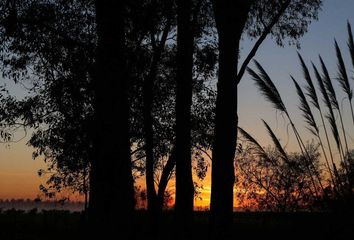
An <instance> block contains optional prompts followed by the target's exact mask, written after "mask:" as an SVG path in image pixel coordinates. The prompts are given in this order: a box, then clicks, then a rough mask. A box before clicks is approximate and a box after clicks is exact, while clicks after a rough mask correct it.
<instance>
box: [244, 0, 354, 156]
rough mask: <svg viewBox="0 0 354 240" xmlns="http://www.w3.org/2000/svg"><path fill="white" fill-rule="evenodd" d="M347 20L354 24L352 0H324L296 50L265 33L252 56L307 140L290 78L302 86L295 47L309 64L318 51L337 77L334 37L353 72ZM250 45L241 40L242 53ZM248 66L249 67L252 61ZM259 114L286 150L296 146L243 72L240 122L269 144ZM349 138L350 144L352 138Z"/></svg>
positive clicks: (283, 122) (280, 119)
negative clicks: (278, 93)
mask: <svg viewBox="0 0 354 240" xmlns="http://www.w3.org/2000/svg"><path fill="white" fill-rule="evenodd" d="M347 21H349V22H350V23H352V25H353V26H354V1H352V0H325V1H324V3H323V7H322V11H321V12H320V14H319V20H318V21H314V22H313V23H312V24H311V25H310V27H309V29H308V32H307V33H306V34H305V36H304V37H302V38H301V39H300V43H301V49H299V50H298V49H296V47H295V46H285V47H283V48H282V47H278V46H277V45H276V44H275V42H274V41H273V40H272V39H270V38H269V37H268V38H267V39H266V40H265V42H264V43H263V44H262V45H261V47H260V49H259V50H258V52H257V54H256V56H255V59H257V60H258V61H259V62H260V63H261V64H262V65H263V67H264V68H265V69H266V70H267V72H268V74H269V75H270V77H271V78H272V79H273V81H274V83H275V84H276V86H277V87H278V90H279V92H280V94H281V96H282V98H283V101H284V102H285V105H286V106H287V108H288V109H289V111H290V114H291V115H292V116H293V118H294V119H295V124H296V125H297V126H298V127H299V128H301V129H302V131H301V132H302V135H303V137H304V138H306V139H308V140H310V139H311V138H312V136H311V135H310V134H309V133H308V132H307V131H306V130H305V129H304V128H303V126H304V121H303V119H302V118H301V113H300V112H299V111H298V109H297V105H298V98H297V95H296V91H295V88H294V84H293V83H292V81H291V79H290V74H291V75H292V76H293V77H294V78H295V79H296V80H297V81H298V82H299V83H300V85H301V86H303V85H304V84H305V81H304V79H303V77H302V71H301V68H300V64H299V60H298V57H297V51H299V52H300V53H301V55H302V56H303V58H304V60H305V61H306V63H307V64H308V66H309V67H310V61H311V60H312V61H313V62H314V63H315V64H316V65H318V63H319V60H318V54H321V56H322V57H323V59H324V61H325V63H326V64H327V67H328V70H329V72H330V74H331V76H332V77H336V74H337V69H336V54H335V49H334V38H336V39H337V41H338V44H339V46H340V48H341V50H342V54H343V57H344V60H345V63H346V66H347V70H348V73H350V76H353V74H352V73H353V66H352V64H351V61H350V55H349V52H348V49H347V44H346V42H347V39H348V35H347V25H346V24H347ZM251 46H252V42H250V41H247V40H245V41H244V42H243V43H242V55H244V54H245V53H246V52H248V51H249V48H250V47H251ZM249 66H251V67H252V66H253V64H250V65H249ZM310 69H312V68H310ZM311 72H312V71H311ZM333 82H334V85H335V87H336V90H338V91H337V94H338V98H339V100H340V101H342V98H343V97H344V95H343V94H342V92H341V91H340V89H339V88H338V84H337V82H336V81H335V80H334V81H333ZM350 83H351V86H354V81H351V82H350ZM343 103H344V105H343V107H344V112H345V113H346V114H345V117H344V118H345V122H346V123H347V124H346V125H347V126H348V127H351V128H352V129H353V130H354V128H353V125H352V122H351V121H352V120H351V117H350V114H349V112H348V111H349V108H347V107H348V106H347V105H348V104H347V101H345V100H344V102H343ZM261 118H263V119H265V120H266V121H267V122H268V123H270V125H271V127H272V128H273V129H274V130H276V133H277V134H279V135H278V136H279V138H280V140H281V142H282V143H283V144H284V145H286V144H287V146H288V150H290V151H296V150H297V148H296V145H295V142H294V141H295V139H294V137H293V136H292V133H291V131H289V135H288V134H287V132H286V128H287V121H286V120H285V119H284V118H283V117H282V116H281V115H280V114H279V113H277V112H276V111H275V110H274V109H273V108H272V107H271V104H270V103H268V102H265V99H264V97H263V96H261V95H260V94H259V92H258V90H257V88H256V86H255V85H254V82H253V81H252V80H251V79H250V77H249V75H247V74H246V75H245V76H244V78H243V79H242V82H241V83H240V85H239V125H240V126H241V127H243V128H244V129H245V130H247V131H248V132H249V133H251V134H252V135H253V136H254V137H255V138H256V139H258V140H259V141H260V142H261V143H262V144H263V145H268V144H269V138H268V137H267V134H266V130H265V128H264V127H263V124H262V123H261V120H260V119H261ZM349 133H350V135H351V137H353V136H354V131H349ZM349 142H350V143H351V145H352V146H353V144H354V142H353V141H349Z"/></svg>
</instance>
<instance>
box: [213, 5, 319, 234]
mask: <svg viewBox="0 0 354 240" xmlns="http://www.w3.org/2000/svg"><path fill="white" fill-rule="evenodd" d="M320 4H321V1H298V0H284V1H276V2H275V1H257V0H254V1H231V0H220V1H216V0H214V1H212V5H213V9H214V15H215V21H216V28H217V31H218V37H219V38H218V41H219V76H218V83H217V91H218V93H217V100H216V118H215V130H214V142H213V156H212V157H213V161H212V190H211V203H210V211H211V215H210V221H211V225H212V229H211V230H212V231H213V233H212V235H213V236H214V237H217V238H223V237H227V235H228V233H229V230H230V226H231V223H232V211H233V186H234V180H235V177H234V165H233V159H234V156H235V149H236V139H237V125H238V116H237V105H238V104H237V96H238V94H237V92H238V83H239V82H240V80H241V79H242V76H243V75H244V72H245V70H246V67H247V65H248V64H249V62H250V60H251V59H252V58H253V56H254V55H255V54H256V52H257V50H258V48H259V46H260V45H261V44H262V42H263V41H264V39H265V38H266V37H267V36H268V35H269V34H271V35H273V36H274V37H275V39H276V41H277V43H278V44H279V45H282V44H283V40H284V39H285V38H287V37H289V38H290V39H291V41H294V40H295V43H296V40H297V39H298V38H299V37H301V36H302V35H303V34H304V33H305V32H306V30H307V26H308V24H309V23H310V21H311V20H312V19H313V18H316V17H317V11H318V8H319V6H320ZM244 32H246V33H247V34H249V35H250V36H251V37H258V38H257V40H256V41H255V44H254V46H253V48H252V49H251V51H250V52H249V54H248V55H247V56H246V58H245V60H244V62H243V63H242V64H239V44H240V40H241V36H242V34H243V33H244ZM290 43H291V42H290ZM238 66H239V69H238ZM221 234H223V235H225V236H223V235H221Z"/></svg>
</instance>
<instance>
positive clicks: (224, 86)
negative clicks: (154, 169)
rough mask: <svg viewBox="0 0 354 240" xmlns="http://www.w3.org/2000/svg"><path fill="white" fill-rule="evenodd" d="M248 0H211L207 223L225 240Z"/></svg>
mask: <svg viewBox="0 0 354 240" xmlns="http://www.w3.org/2000/svg"><path fill="white" fill-rule="evenodd" d="M250 2H251V1H235V0H214V1H212V3H213V9H214V14H215V21H216V27H217V30H218V36H219V76H218V83H217V99H216V116H215V129H214V141H213V152H212V159H213V161H212V176H211V177H212V178H211V179H212V182H211V202H210V214H211V215H210V223H211V231H212V233H211V234H212V237H213V238H216V239H226V238H228V237H230V236H229V234H231V231H230V229H231V226H232V220H233V199H234V198H233V187H234V182H235V173H234V157H235V150H236V140H237V125H238V116H237V96H238V93H237V64H238V57H239V43H240V39H241V35H242V32H243V28H244V25H245V22H246V20H247V15H248V11H249V8H250V5H251V3H250Z"/></svg>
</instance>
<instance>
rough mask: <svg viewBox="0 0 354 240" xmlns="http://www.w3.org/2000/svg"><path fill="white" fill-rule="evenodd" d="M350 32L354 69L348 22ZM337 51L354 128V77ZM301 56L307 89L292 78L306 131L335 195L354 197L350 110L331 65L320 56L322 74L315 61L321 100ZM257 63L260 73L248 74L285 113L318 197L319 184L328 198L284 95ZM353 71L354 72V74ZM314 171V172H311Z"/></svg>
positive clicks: (277, 144)
mask: <svg viewBox="0 0 354 240" xmlns="http://www.w3.org/2000/svg"><path fill="white" fill-rule="evenodd" d="M347 30H348V41H347V46H348V50H349V53H350V56H351V62H352V66H353V68H354V38H353V34H352V30H351V26H350V23H349V22H348V23H347ZM334 48H335V52H336V60H337V73H336V77H335V79H336V80H337V83H338V84H339V86H340V89H341V90H342V91H343V92H344V94H345V95H346V98H347V99H348V102H349V107H350V112H351V117H352V121H353V126H354V110H353V105H352V99H353V91H352V88H351V84H350V78H352V79H353V80H354V78H353V77H350V76H349V74H348V71H347V66H346V65H345V61H344V59H343V55H342V51H341V49H340V46H339V44H338V42H337V41H336V40H334ZM298 57H299V60H300V65H301V69H302V73H303V78H304V80H305V83H306V85H305V87H304V90H303V89H302V87H301V86H300V84H299V82H298V81H296V80H295V78H293V77H292V76H290V78H291V80H292V82H293V83H294V86H295V90H296V93H297V96H298V98H299V106H298V107H299V109H300V111H301V113H302V116H303V118H304V121H305V123H306V128H307V129H308V130H309V131H310V132H311V133H312V135H313V136H315V139H317V141H318V143H319V146H320V147H321V150H322V154H323V157H324V160H325V167H326V169H327V171H328V173H329V177H330V186H332V189H333V191H334V193H335V194H337V197H340V196H344V195H348V192H349V196H350V197H351V196H353V187H352V186H353V185H354V184H352V182H353V181H352V180H351V175H353V172H352V170H351V168H352V167H351V166H350V165H349V164H351V161H352V160H351V155H350V149H349V145H348V141H347V138H348V137H347V136H348V134H349V133H348V132H347V131H348V129H351V128H346V126H345V124H344V121H343V113H345V112H346V111H345V110H344V109H342V108H341V107H340V105H339V102H338V99H337V93H336V90H335V87H334V86H333V83H332V78H331V77H330V74H329V72H328V69H327V66H326V64H325V63H324V60H323V59H322V57H321V56H320V55H319V61H320V65H321V73H320V72H319V71H318V68H317V67H316V66H315V65H314V64H313V63H312V62H311V64H312V68H313V73H314V75H315V79H316V80H317V81H316V82H317V87H318V90H319V92H320V93H321V95H322V98H321V99H320V97H319V95H317V91H316V86H315V84H314V82H313V81H312V78H311V74H310V71H309V69H308V67H307V66H306V63H305V61H304V59H303V58H302V56H301V55H300V53H298ZM254 63H255V66H256V69H257V71H255V70H253V69H251V68H248V69H247V71H248V73H249V74H250V76H251V77H252V79H253V80H254V82H255V83H256V86H257V87H258V89H259V91H260V92H261V94H262V95H263V96H265V98H266V99H267V100H268V101H269V102H270V103H271V104H272V106H273V107H274V108H275V109H277V110H279V111H280V112H281V113H282V114H284V115H285V116H286V117H287V119H288V121H289V123H290V125H291V127H292V130H293V132H294V135H295V138H296V141H297V143H298V145H299V148H300V151H301V153H302V155H303V156H304V160H305V161H306V164H305V165H306V166H307V171H308V173H309V174H310V175H311V177H312V175H313V176H314V177H315V178H316V180H317V183H315V181H314V178H312V184H313V187H314V190H315V192H316V195H317V196H319V195H318V193H317V191H318V185H319V186H320V188H319V189H320V190H321V191H322V192H321V193H320V195H322V196H326V197H328V195H327V193H326V191H325V188H324V187H323V184H322V179H321V175H320V173H319V172H318V171H317V170H316V168H315V167H314V166H313V165H312V164H311V159H310V156H309V154H308V152H307V150H306V147H305V145H304V141H303V140H302V138H301V136H300V134H299V132H298V130H297V128H296V127H295V124H294V122H293V120H292V118H291V117H290V113H289V112H288V110H287V108H286V106H285V104H284V102H283V100H282V98H281V96H280V93H279V91H278V90H277V88H276V86H275V84H274V82H273V81H272V79H271V78H270V76H269V75H268V74H267V72H266V71H265V69H264V68H263V67H262V66H261V64H260V63H259V62H257V61H254ZM351 72H352V73H353V71H351ZM308 99H309V100H308ZM310 105H311V106H312V107H313V108H314V109H316V110H317V111H318V114H319V116H320V123H321V124H318V122H317V120H316V117H315V115H314V113H313V111H312V108H311V106H310ZM322 105H324V106H325V108H323V107H322ZM336 114H338V118H339V123H338V124H339V125H337V121H336V120H337V119H336ZM262 121H263V123H264V125H265V127H266V129H267V131H268V134H269V135H270V136H271V138H272V141H273V143H274V145H275V147H276V149H277V151H278V152H279V153H280V155H281V157H282V159H283V160H284V161H285V162H286V161H288V156H287V153H286V151H285V150H284V148H283V147H282V146H281V144H280V142H279V140H278V138H277V137H276V135H275V134H274V132H273V131H272V129H271V128H270V126H269V125H268V124H267V123H266V122H265V121H264V120H262ZM328 124H329V126H330V128H331V132H332V138H333V140H334V141H335V143H336V146H337V150H338V153H339V161H340V162H341V165H340V167H338V166H337V165H336V163H335V157H334V156H335V154H334V153H335V152H334V151H333V148H332V146H331V141H330V136H329V134H328V132H327V125H328ZM321 126H322V127H323V133H324V136H325V138H326V140H325V141H323V140H322V137H321V130H320V129H321ZM338 126H339V128H340V129H341V134H340V133H339V128H338ZM241 134H242V135H243V136H248V137H246V139H248V140H250V141H251V142H253V144H256V145H257V146H258V147H257V148H258V149H259V152H260V153H261V154H262V156H264V155H266V153H265V151H264V149H263V148H262V147H261V146H260V145H259V143H258V142H256V141H255V140H254V139H253V138H252V137H251V136H250V135H249V134H248V135H247V133H246V132H245V131H244V130H242V131H241ZM325 142H326V145H325ZM326 146H328V153H329V155H327V151H326V150H325V149H326ZM328 156H329V157H328ZM311 168H312V169H313V170H311ZM317 184H318V185H317ZM347 186H348V187H347ZM327 187H328V186H327ZM348 190H349V191H348Z"/></svg>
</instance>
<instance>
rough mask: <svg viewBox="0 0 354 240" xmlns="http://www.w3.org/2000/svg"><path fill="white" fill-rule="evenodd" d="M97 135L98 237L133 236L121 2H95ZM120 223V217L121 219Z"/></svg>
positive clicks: (94, 207) (93, 207)
mask: <svg viewBox="0 0 354 240" xmlns="http://www.w3.org/2000/svg"><path fill="white" fill-rule="evenodd" d="M95 5H96V23H97V36H98V46H97V52H96V54H97V55H96V72H95V76H94V91H95V106H94V107H95V126H94V127H95V129H96V130H95V131H96V132H95V137H94V142H93V152H94V156H93V161H92V176H91V182H90V183H91V191H90V193H91V195H90V206H89V214H90V223H91V224H92V225H91V228H90V229H91V230H92V231H93V234H95V235H96V234H100V236H101V237H103V238H107V239H108V238H111V236H115V235H116V234H119V235H121V236H127V239H130V238H131V234H132V233H131V227H132V226H131V225H132V218H133V210H134V188H133V178H132V172H131V158H130V138H129V105H128V87H127V84H128V82H127V72H126V71H127V70H126V56H125V54H126V49H125V39H124V12H125V6H124V4H122V1H116V0H96V1H95ZM118 219H120V220H119V221H118Z"/></svg>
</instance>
